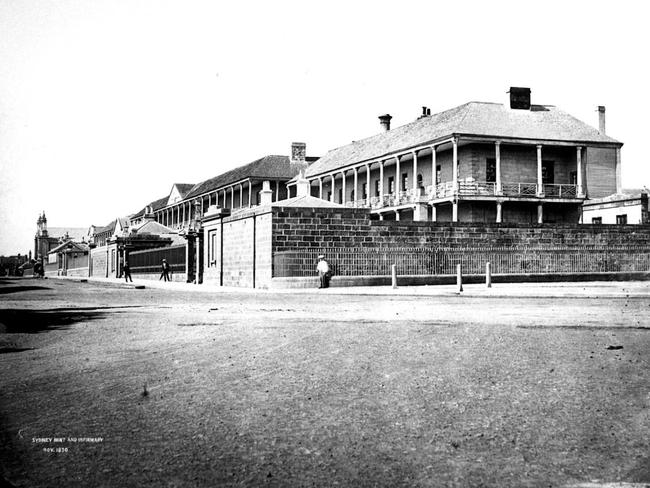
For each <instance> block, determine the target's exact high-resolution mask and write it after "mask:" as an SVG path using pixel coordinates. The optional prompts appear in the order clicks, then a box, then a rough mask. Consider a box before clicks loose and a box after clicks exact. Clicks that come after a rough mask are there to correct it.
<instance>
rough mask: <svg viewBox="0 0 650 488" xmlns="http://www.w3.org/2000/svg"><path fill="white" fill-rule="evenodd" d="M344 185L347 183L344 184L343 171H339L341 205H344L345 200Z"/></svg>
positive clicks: (345, 189)
mask: <svg viewBox="0 0 650 488" xmlns="http://www.w3.org/2000/svg"><path fill="white" fill-rule="evenodd" d="M346 187H347V185H346V181H345V171H341V188H342V191H341V204H342V205H345V201H346V196H345V192H346V191H347V188H346Z"/></svg>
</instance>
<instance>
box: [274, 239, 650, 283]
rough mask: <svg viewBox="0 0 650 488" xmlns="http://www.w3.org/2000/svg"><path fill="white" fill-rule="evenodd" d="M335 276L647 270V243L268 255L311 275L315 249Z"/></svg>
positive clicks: (279, 270)
mask: <svg viewBox="0 0 650 488" xmlns="http://www.w3.org/2000/svg"><path fill="white" fill-rule="evenodd" d="M319 254H324V255H325V258H326V260H327V261H328V263H329V264H330V266H331V267H332V269H333V272H334V274H335V275H339V276H389V275H390V274H391V266H392V265H393V264H395V265H396V266H397V273H398V274H400V275H415V276H418V275H446V274H447V275H450V274H454V273H455V272H456V265H457V264H460V265H461V266H462V269H463V273H465V274H483V273H485V264H486V263H487V262H489V263H491V265H492V272H493V273H495V274H529V273H548V274H553V273H597V272H625V271H650V249H649V248H647V247H637V246H618V247H598V246H585V247H539V248H520V247H485V248H446V247H438V248H390V249H387V248H365V249H364V248H361V249H357V248H326V249H316V250H289V251H281V252H277V253H275V254H274V256H273V276H275V277H300V276H314V274H315V269H316V262H317V260H318V255H319Z"/></svg>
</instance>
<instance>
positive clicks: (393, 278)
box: [390, 264, 397, 289]
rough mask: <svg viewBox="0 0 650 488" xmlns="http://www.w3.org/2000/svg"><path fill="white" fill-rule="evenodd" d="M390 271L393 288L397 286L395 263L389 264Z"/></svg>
mask: <svg viewBox="0 0 650 488" xmlns="http://www.w3.org/2000/svg"><path fill="white" fill-rule="evenodd" d="M390 271H391V275H392V283H393V289H395V288H397V265H396V264H391V266H390Z"/></svg>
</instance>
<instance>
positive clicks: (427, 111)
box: [418, 106, 431, 119]
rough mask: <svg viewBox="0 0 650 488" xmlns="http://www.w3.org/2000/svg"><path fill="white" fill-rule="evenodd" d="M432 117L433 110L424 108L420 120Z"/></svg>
mask: <svg viewBox="0 0 650 488" xmlns="http://www.w3.org/2000/svg"><path fill="white" fill-rule="evenodd" d="M429 115H431V109H430V108H429V107H424V106H423V107H422V115H420V116H419V117H418V119H422V118H424V117H428V116H429Z"/></svg>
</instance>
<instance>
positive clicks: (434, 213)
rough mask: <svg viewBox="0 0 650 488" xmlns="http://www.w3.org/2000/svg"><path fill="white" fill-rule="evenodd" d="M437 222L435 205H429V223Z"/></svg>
mask: <svg viewBox="0 0 650 488" xmlns="http://www.w3.org/2000/svg"><path fill="white" fill-rule="evenodd" d="M437 220H438V208H437V207H436V206H435V205H431V222H437Z"/></svg>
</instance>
